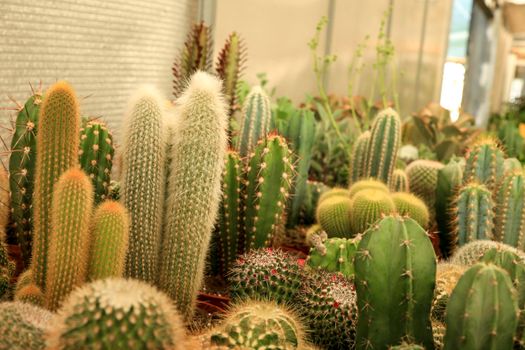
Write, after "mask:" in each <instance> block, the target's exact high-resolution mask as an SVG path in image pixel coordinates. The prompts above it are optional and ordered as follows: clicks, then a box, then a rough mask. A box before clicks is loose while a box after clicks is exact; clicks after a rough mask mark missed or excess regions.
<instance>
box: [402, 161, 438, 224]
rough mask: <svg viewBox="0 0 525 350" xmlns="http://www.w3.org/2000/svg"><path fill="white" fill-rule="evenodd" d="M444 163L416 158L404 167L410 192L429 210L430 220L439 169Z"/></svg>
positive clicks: (433, 210) (432, 213) (432, 215)
mask: <svg viewBox="0 0 525 350" xmlns="http://www.w3.org/2000/svg"><path fill="white" fill-rule="evenodd" d="M443 167H444V165H443V164H442V163H440V162H435V161H433V160H416V161H414V162H412V163H410V164H409V165H408V166H407V168H406V169H405V171H406V173H407V176H408V182H409V183H410V192H412V193H413V194H415V195H416V196H418V197H419V198H421V199H422V200H423V201H424V202H425V204H426V205H427V208H428V210H429V212H430V221H431V222H433V221H434V218H435V214H436V213H435V209H434V207H435V200H436V187H437V181H438V173H439V170H440V169H442V168H443Z"/></svg>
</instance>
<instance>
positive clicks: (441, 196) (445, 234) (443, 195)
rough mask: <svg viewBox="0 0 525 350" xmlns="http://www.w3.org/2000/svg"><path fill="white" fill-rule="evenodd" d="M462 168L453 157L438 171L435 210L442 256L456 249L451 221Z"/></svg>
mask: <svg viewBox="0 0 525 350" xmlns="http://www.w3.org/2000/svg"><path fill="white" fill-rule="evenodd" d="M462 179H463V168H462V166H461V164H460V163H459V161H457V160H455V159H453V160H451V161H450V162H449V163H448V164H447V165H446V166H445V167H444V168H442V169H440V170H439V171H438V178H437V185H436V192H435V198H436V202H435V206H434V208H435V210H436V222H437V227H438V231H439V248H440V251H441V255H442V256H443V258H449V257H450V256H451V255H452V254H453V253H454V251H455V249H456V243H457V237H456V232H455V230H454V226H453V222H454V217H453V212H452V208H453V202H454V198H456V195H457V191H458V190H459V187H460V186H461V184H462Z"/></svg>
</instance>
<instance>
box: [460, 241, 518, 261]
mask: <svg viewBox="0 0 525 350" xmlns="http://www.w3.org/2000/svg"><path fill="white" fill-rule="evenodd" d="M493 248H495V249H497V250H504V251H508V252H510V253H512V254H514V255H516V256H518V257H519V262H520V263H525V253H524V252H522V251H520V250H518V249H516V248H514V247H511V246H510V245H507V244H503V243H499V242H495V241H489V240H479V241H472V242H469V243H467V244H465V245H464V246H462V247H461V248H459V249H458V250H457V252H455V253H454V255H453V256H452V258H451V259H450V262H451V263H452V264H458V265H463V266H472V265H474V264H476V263H478V262H479V261H480V260H481V258H482V257H483V255H485V253H486V252H487V251H489V250H491V249H493Z"/></svg>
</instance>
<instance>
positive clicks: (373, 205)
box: [350, 189, 396, 235]
mask: <svg viewBox="0 0 525 350" xmlns="http://www.w3.org/2000/svg"><path fill="white" fill-rule="evenodd" d="M395 209H396V208H395V204H394V201H393V200H392V198H391V197H390V194H389V193H385V192H384V191H381V190H373V189H369V190H362V191H359V192H358V193H357V194H356V195H355V196H354V197H353V198H352V203H351V209H350V221H351V223H352V233H353V235H357V234H359V233H363V232H365V231H366V229H368V227H369V226H370V225H373V224H374V223H375V222H376V221H377V220H379V219H380V218H382V217H383V216H384V215H389V214H392V213H393V212H394V211H395Z"/></svg>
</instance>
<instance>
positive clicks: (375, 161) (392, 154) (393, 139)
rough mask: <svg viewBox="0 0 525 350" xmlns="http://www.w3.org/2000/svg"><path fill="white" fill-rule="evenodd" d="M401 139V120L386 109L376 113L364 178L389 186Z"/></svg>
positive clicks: (391, 110) (392, 111)
mask: <svg viewBox="0 0 525 350" xmlns="http://www.w3.org/2000/svg"><path fill="white" fill-rule="evenodd" d="M400 139H401V119H400V118H399V115H398V114H397V112H396V111H394V110H393V109H392V108H387V109H384V110H382V111H381V112H379V113H378V115H377V116H376V117H375V119H374V122H373V123H372V129H371V133H370V140H369V141H368V147H367V163H366V176H365V177H371V178H376V179H378V180H380V181H383V182H384V183H386V184H387V185H389V184H390V181H391V179H392V173H393V172H394V166H395V164H396V159H397V151H398V149H399V144H400Z"/></svg>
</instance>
